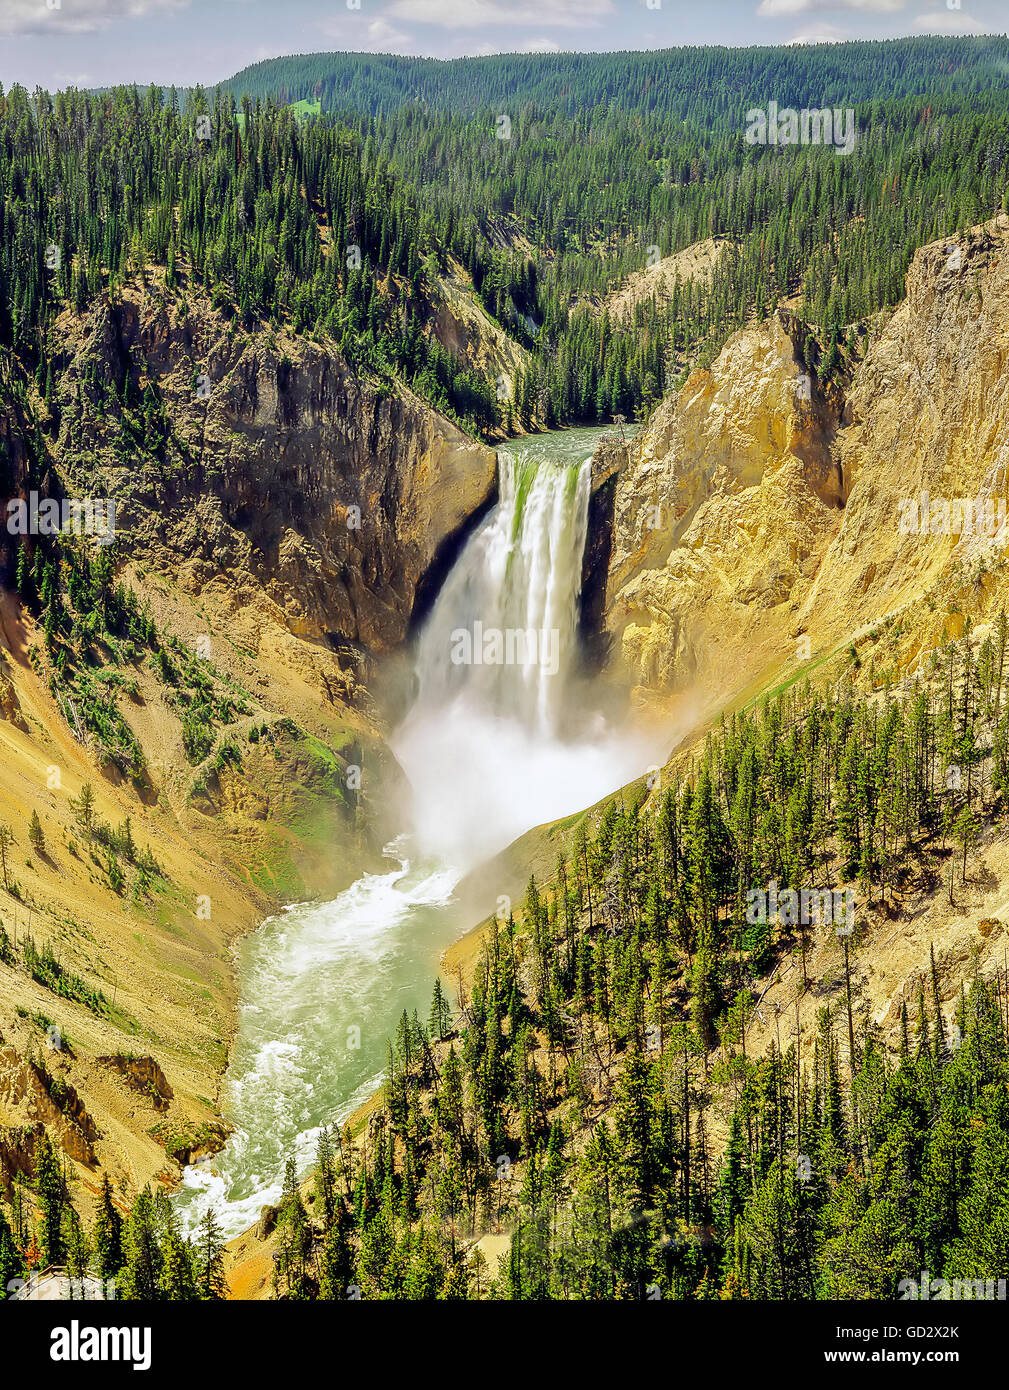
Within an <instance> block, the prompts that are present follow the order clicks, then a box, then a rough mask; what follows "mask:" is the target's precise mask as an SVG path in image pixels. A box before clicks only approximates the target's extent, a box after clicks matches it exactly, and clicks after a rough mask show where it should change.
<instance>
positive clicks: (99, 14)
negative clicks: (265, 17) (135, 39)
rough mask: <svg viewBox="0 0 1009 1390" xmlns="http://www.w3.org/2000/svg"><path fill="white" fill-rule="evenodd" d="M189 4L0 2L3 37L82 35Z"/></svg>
mask: <svg viewBox="0 0 1009 1390" xmlns="http://www.w3.org/2000/svg"><path fill="white" fill-rule="evenodd" d="M188 4H189V0H57V3H54V4H53V8H52V9H50V8H49V6H48V4H47V3H46V0H0V33H2V34H52V33H54V32H59V33H64V34H84V33H87V32H89V31H90V30H92V29H101V28H102V27H103V26H105V25H106V24H111V23H112V21H113V20H116V19H132V18H135V17H137V16H139V15H145V14H150V13H151V12H152V11H154V10H183V9H185V8H186V7H187V6H188Z"/></svg>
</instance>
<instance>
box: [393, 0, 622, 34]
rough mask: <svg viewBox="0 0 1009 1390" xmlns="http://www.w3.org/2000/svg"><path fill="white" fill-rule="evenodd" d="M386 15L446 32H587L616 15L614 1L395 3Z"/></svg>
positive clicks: (405, 0)
mask: <svg viewBox="0 0 1009 1390" xmlns="http://www.w3.org/2000/svg"><path fill="white" fill-rule="evenodd" d="M386 13H387V14H390V15H394V16H395V17H396V19H405V20H410V21H412V22H413V23H415V24H433V25H437V26H438V27H440V28H442V29H482V28H484V27H486V26H488V25H493V24H507V25H512V26H514V27H515V28H521V27H525V26H527V25H528V26H531V27H537V28H539V27H543V28H546V27H549V28H552V29H556V28H564V29H584V28H588V27H591V26H594V25H597V24H598V23H599V21H600V20H601V19H603V18H604V17H606V16H608V15H612V14H614V13H615V11H614V6H613V0H536V3H531V0H517V2H514V0H513V2H512V3H509V0H392V3H391V4H390V5H389V7H388V10H387V11H386Z"/></svg>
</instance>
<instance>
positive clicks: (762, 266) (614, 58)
mask: <svg viewBox="0 0 1009 1390" xmlns="http://www.w3.org/2000/svg"><path fill="white" fill-rule="evenodd" d="M1006 49H1007V45H1006V43H1005V41H1004V40H990V39H984V40H981V39H978V40H972V39H959V40H939V39H921V40H908V41H901V42H899V43H891V44H880V45H869V46H858V48H857V49H856V48H854V47H852V48H847V47H846V46H845V45H840V46H830V47H828V48H825V49H815V50H811V51H807V52H804V53H802V54H801V55H799V54H795V53H789V52H787V51H782V50H747V51H745V52H742V53H735V52H732V51H730V50H722V49H710V50H700V51H699V52H698V51H697V50H689V54H687V52H686V51H674V52H673V53H671V54H669V55H661V56H660V55H657V54H637V55H634V54H630V55H626V54H625V55H598V56H597V55H563V56H560V57H556V58H536V59H533V58H520V57H511V58H495V59H479V60H465V61H462V62H459V63H453V64H443V63H434V64H431V63H425V62H424V61H422V60H405V59H395V58H362V57H361V56H360V55H357V56H355V55H315V56H313V57H311V58H305V59H281V60H276V61H275V62H271V63H267V64H261V65H259V66H258V67H256V68H253V69H249V70H248V71H247V72H245V73H243V74H239V76H238V77H236V78H235V79H233V80H232V82H231V83H230V84H228V85H227V86H226V87H223V88H221V89H218V90H217V91H216V92H215V93H213V94H208V93H205V92H203V91H202V90H201V89H194V90H192V91H189V92H186V93H178V92H175V91H174V90H173V91H170V92H162V91H160V90H158V89H155V88H151V89H149V90H148V91H147V92H140V91H138V90H136V89H132V88H121V89H116V90H112V91H108V92H104V93H100V94H97V95H95V94H91V95H88V94H84V93H79V92H67V93H59V94H57V95H56V96H54V97H53V96H49V95H48V94H46V93H41V92H39V93H35V94H34V95H32V96H29V94H28V93H26V92H25V91H23V90H21V89H18V88H14V89H12V90H11V91H10V92H8V93H7V94H5V95H3V96H2V97H0V196H2V200H3V208H4V211H3V225H2V227H0V341H2V342H4V343H5V344H7V345H9V346H10V347H12V348H13V350H14V352H15V353H16V355H17V358H18V360H19V362H21V363H22V365H23V367H24V369H25V370H26V371H30V372H32V373H37V374H38V375H39V378H40V380H41V382H42V383H43V385H44V383H45V378H46V359H47V355H48V354H49V352H50V346H49V345H48V344H47V338H46V329H47V325H48V323H49V322H50V321H51V318H52V315H53V313H54V312H55V311H56V309H57V308H58V307H59V306H60V305H63V304H67V303H70V304H73V305H76V306H77V307H78V308H83V307H84V306H85V305H86V304H87V303H88V302H89V300H90V299H91V298H92V297H93V296H94V295H95V294H96V293H98V292H99V291H100V290H102V289H105V288H109V289H111V290H112V291H113V292H115V289H116V287H117V286H121V285H122V284H123V282H124V281H125V280H126V279H127V278H128V277H130V276H137V275H140V276H143V275H145V274H146V273H147V271H148V269H149V268H150V269H151V271H152V273H153V271H154V269H155V268H158V270H159V271H160V272H161V273H163V275H164V279H165V282H166V284H167V285H168V287H169V288H175V287H179V292H180V293H181V292H183V289H182V286H183V282H184V280H185V278H186V276H188V275H192V276H193V277H194V278H195V279H196V280H198V281H199V282H200V283H202V284H204V285H205V286H207V287H208V288H209V289H210V290H211V291H212V292H213V294H214V296H215V301H216V302H217V303H219V304H220V305H222V306H223V305H227V306H228V308H229V310H231V311H234V312H235V314H236V315H237V317H238V319H239V321H241V322H243V323H244V324H245V325H246V326H251V325H252V324H253V323H265V324H273V325H280V324H285V325H290V326H291V327H292V328H293V329H295V330H296V331H301V332H314V333H319V334H324V335H327V336H329V337H332V338H333V339H334V340H335V341H336V342H337V343H338V344H339V346H340V347H341V349H342V350H343V351H344V352H345V353H346V355H347V356H348V358H349V359H350V360H351V362H353V363H354V364H355V365H356V366H358V367H359V368H360V369H361V370H365V371H368V372H371V373H375V374H377V375H379V376H387V377H391V376H395V375H401V376H402V377H403V378H405V379H406V380H407V381H408V382H410V383H411V384H412V385H414V386H415V387H416V388H417V389H418V390H420V391H421V393H422V394H424V395H425V396H427V397H428V399H430V400H432V401H433V402H434V403H435V404H436V405H438V406H440V407H441V408H442V409H445V410H447V411H449V412H451V413H453V414H455V415H456V416H457V417H458V418H459V419H461V420H463V421H465V422H467V423H468V424H469V425H470V426H471V427H472V428H474V429H476V430H493V429H505V430H508V431H510V430H512V429H514V428H515V427H519V426H521V427H525V428H532V427H535V426H543V425H546V426H550V425H558V424H568V423H574V422H593V421H599V420H606V419H608V418H610V416H612V415H613V414H624V415H628V416H629V415H631V414H634V413H638V414H641V413H647V411H648V410H649V409H650V408H651V407H652V406H653V405H654V404H655V403H656V402H657V401H658V399H659V398H660V397H661V396H662V394H664V393H665V392H666V391H668V390H670V389H672V388H673V387H674V386H675V385H676V384H677V383H678V382H679V381H681V380H682V377H683V373H684V372H685V371H686V370H687V369H688V368H689V367H691V366H693V365H695V364H697V363H701V364H705V363H707V362H709V361H710V360H711V358H712V356H713V355H714V353H715V352H716V351H717V350H718V348H720V347H721V345H722V344H723V343H724V341H725V339H726V338H727V336H728V335H729V334H730V333H731V332H732V331H733V330H734V329H736V328H738V327H739V326H741V325H742V324H743V323H745V322H747V321H749V320H750V319H751V318H752V317H753V316H757V317H763V316H764V315H765V314H766V313H768V312H769V311H770V310H771V309H772V308H773V307H774V306H775V305H776V304H777V303H778V302H779V301H780V300H781V299H782V298H783V297H786V296H791V295H795V296H798V302H799V312H800V314H801V316H802V317H804V318H805V319H806V320H807V321H808V322H809V323H810V325H812V331H811V334H810V339H809V345H808V355H809V358H810V361H809V364H808V365H809V366H811V367H812V368H813V369H814V370H816V371H818V372H819V373H820V374H821V376H824V377H826V376H829V375H830V374H831V373H833V372H834V371H836V370H837V367H838V365H839V362H840V360H841V358H842V356H843V352H844V349H845V348H857V347H858V345H859V344H860V343H861V342H862V341H863V340H864V338H865V335H866V333H867V332H868V329H869V325H870V321H871V319H872V317H873V315H874V314H876V313H877V312H878V311H880V310H882V309H885V308H887V307H889V306H892V305H893V304H895V303H897V302H898V301H899V300H900V298H901V297H902V294H903V280H904V274H905V271H906V269H907V266H908V263H909V260H910V257H911V255H912V254H913V252H914V250H915V249H916V248H917V247H919V246H921V245H922V244H924V243H926V242H928V241H931V240H934V239H936V238H938V237H941V236H943V235H948V234H951V233H952V232H954V231H956V230H957V229H960V228H963V227H965V226H970V225H973V224H976V223H978V222H980V221H983V220H985V219H986V218H988V217H990V216H993V215H994V214H995V213H996V212H997V211H1000V210H1002V208H1003V207H1004V206H1005V204H1006V193H1007V177H1006V159H1007V154H1009V86H1007V80H1006V77H1005V72H1004V67H1005V64H1006V62H1007V60H1009V53H1007V52H1006ZM856 55H857V56H856ZM698 63H701V65H702V69H703V71H704V72H705V73H706V74H707V76H708V81H707V82H699V80H698V75H697V64H698ZM1000 63H1001V64H1002V65H1003V66H1002V67H1001V68H1000V67H999V64H1000ZM771 94H774V95H775V99H776V100H777V101H778V103H779V106H784V105H785V103H786V102H787V101H789V100H791V101H793V102H794V104H795V106H796V107H801V106H804V105H811V106H814V107H820V106H823V105H830V104H833V105H838V106H840V107H844V108H847V107H851V108H853V109H854V111H855V115H856V122H857V128H858V140H857V143H856V147H855V149H854V151H853V153H851V154H850V155H844V154H838V153H837V152H836V151H828V150H825V149H823V148H822V147H816V146H806V147H803V148H792V149H787V150H784V149H768V148H767V147H761V146H754V145H748V144H747V143H746V142H745V141H744V139H743V131H744V129H745V112H746V110H747V109H748V107H750V106H751V105H752V104H754V103H755V104H757V105H764V104H766V102H767V101H768V99H769V97H770V95H771ZM290 101H295V102H297V104H296V105H294V106H291V105H288V104H286V103H287V102H290ZM503 121H506V122H507V124H502V122H503ZM504 135H506V136H507V138H501V137H502V136H504ZM708 237H717V238H720V239H722V240H724V242H725V245H726V250H725V253H724V255H723V256H722V258H721V259H720V260H719V261H718V263H717V265H716V266H715V268H714V271H713V273H712V276H711V278H710V282H704V281H698V280H691V279H684V280H682V281H678V282H677V283H676V284H675V285H674V287H673V290H672V293H671V297H669V298H668V299H660V300H658V301H656V300H655V299H654V298H649V297H647V296H646V297H645V298H644V299H643V300H642V302H640V303H638V304H637V305H636V307H635V308H634V311H633V315H632V318H631V319H630V320H629V321H622V320H617V319H614V318H612V317H611V315H610V314H609V313H608V311H607V309H606V305H605V296H606V294H607V292H608V291H609V290H610V289H611V288H612V287H613V286H615V285H616V284H618V283H619V282H620V281H621V280H622V279H623V278H624V277H626V276H627V275H628V274H630V273H632V272H633V271H636V270H641V269H644V268H645V267H646V265H648V264H650V263H653V262H654V260H655V259H656V257H658V256H668V255H670V254H672V253H673V252H676V251H679V250H682V249H683V248H685V247H687V246H689V245H691V244H693V243H695V242H698V241H700V240H703V239H705V238H708ZM450 261H451V262H453V263H455V264H459V265H461V266H463V267H464V268H465V270H466V271H467V272H468V274H469V275H470V277H471V278H472V282H473V285H474V287H475V290H476V292H477V293H478V295H479V296H480V298H481V300H482V302H483V305H484V307H485V308H486V309H487V311H488V313H489V314H490V315H491V316H492V318H494V319H495V320H496V321H497V322H498V323H499V324H500V325H501V326H502V327H503V328H504V329H505V330H506V331H507V332H508V333H510V334H511V335H512V336H514V337H515V338H517V339H518V340H519V341H520V342H521V343H522V344H523V345H524V346H526V347H527V348H529V350H530V352H531V354H532V357H531V360H530V365H529V368H528V370H527V371H525V372H523V373H521V374H520V378H519V380H518V382H517V383H516V385H515V388H514V390H513V391H512V392H511V394H510V395H508V393H504V394H503V393H502V392H501V391H500V389H499V384H498V383H497V382H495V381H491V380H489V379H487V378H486V377H484V376H482V375H481V374H480V373H479V372H477V371H474V370H471V369H468V368H466V367H465V366H463V365H462V364H460V363H459V362H458V361H457V360H456V359H455V358H454V357H453V356H452V354H451V353H449V352H447V351H445V350H444V349H443V348H442V347H441V346H440V345H439V344H438V343H437V341H435V340H433V339H432V337H431V335H430V334H429V333H426V332H425V331H424V329H425V325H426V323H427V322H428V319H429V316H430V291H431V289H432V286H433V284H434V280H435V278H436V277H437V276H438V274H439V273H440V272H442V271H444V270H445V269H446V268H447V265H448V264H449V262H450Z"/></svg>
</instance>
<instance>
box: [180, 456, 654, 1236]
mask: <svg viewBox="0 0 1009 1390" xmlns="http://www.w3.org/2000/svg"><path fill="white" fill-rule="evenodd" d="M579 433H581V432H579ZM560 438H561V436H555V437H554V440H553V443H554V446H555V448H556V443H557V441H558V440H559V439H560ZM582 438H584V436H583V435H582ZM548 439H549V437H548ZM564 442H565V443H566V445H567V457H566V458H563V459H562V460H561V461H559V462H558V461H556V460H554V459H551V458H550V456H549V444H548V443H547V442H546V441H542V442H538V443H537V446H536V452H535V453H533V452H530V451H527V452H525V453H519V454H511V453H509V452H506V451H504V450H502V451H501V454H500V455H499V470H500V499H499V501H498V504H497V506H496V507H495V508H494V510H493V511H492V512H491V514H490V515H489V516H488V517H487V518H486V519H485V521H484V522H483V524H482V525H481V526H480V527H479V528H478V529H477V531H476V532H475V533H474V534H473V536H471V537H470V539H469V541H468V542H467V544H466V546H465V548H464V550H463V553H462V554H461V555H460V557H459V559H458V561H457V562H456V564H455V566H454V567H453V569H452V572H451V574H450V575H449V576H448V578H447V580H446V582H445V584H444V587H443V589H442V592H441V594H440V595H439V597H438V599H437V601H436V603H435V605H434V607H433V609H432V611H431V614H430V616H429V618H428V620H427V622H426V624H425V626H424V629H423V631H422V632H421V633H420V635H419V638H418V641H417V644H416V651H415V675H416V694H415V698H414V701H413V704H412V707H411V709H410V712H409V714H408V715H407V717H406V719H405V720H404V721H403V723H402V725H401V726H400V728H399V729H397V730H396V731H395V733H394V734H393V736H392V738H391V740H390V746H391V748H392V750H393V752H394V753H395V754H396V756H397V758H398V759H399V762H400V764H401V766H402V768H403V770H404V771H405V773H406V775H407V778H408V780H409V782H410V785H411V787H412V792H413V804H412V806H411V807H410V808H403V816H402V820H401V823H402V827H403V833H402V834H401V835H400V836H399V838H398V839H397V840H396V841H395V842H394V843H393V844H391V845H390V846H389V847H388V850H387V853H388V854H389V857H390V860H391V861H394V862H395V864H396V867H393V863H390V871H389V872H387V873H379V874H365V875H363V876H362V877H361V878H360V879H358V881H357V882H356V883H354V884H352V885H351V887H350V888H348V889H347V890H346V892H344V893H341V894H340V896H339V897H338V898H336V899H335V900H334V901H332V902H328V903H322V904H318V903H307V904H302V905H299V906H295V907H291V908H289V909H287V910H286V911H284V912H282V913H280V914H279V915H278V916H276V917H272V918H270V919H269V920H268V921H267V922H264V923H263V925H262V927H260V929H259V930H258V931H257V932H255V933H254V934H253V935H252V936H251V937H248V938H246V939H245V940H244V941H242V942H241V944H240V963H239V970H240V984H241V999H242V1007H241V1010H240V1013H239V1019H238V1031H237V1035H236V1038H235V1042H234V1045H233V1047H232V1051H231V1059H230V1063H229V1067H228V1072H227V1075H226V1077H225V1082H224V1090H223V1107H224V1113H225V1115H226V1116H227V1118H228V1119H229V1120H230V1121H231V1122H232V1123H233V1124H234V1126H235V1133H234V1134H233V1136H232V1138H231V1140H230V1141H229V1143H228V1145H227V1147H226V1148H225V1150H224V1151H223V1152H222V1153H221V1154H219V1155H217V1157H216V1158H215V1159H214V1160H213V1161H212V1162H204V1163H201V1164H198V1165H196V1166H193V1167H190V1168H187V1169H186V1171H185V1174H184V1177H183V1186H182V1189H181V1190H180V1192H179V1194H178V1196H177V1198H176V1209H177V1211H178V1213H179V1217H180V1221H181V1223H182V1227H183V1229H184V1230H185V1231H192V1230H193V1229H194V1228H195V1225H196V1223H197V1222H198V1221H199V1219H200V1217H201V1216H202V1213H203V1211H204V1210H205V1209H206V1207H207V1206H213V1207H214V1208H215V1209H216V1211H217V1213H218V1217H219V1219H220V1221H221V1224H222V1227H223V1229H224V1230H225V1232H226V1234H227V1235H229V1236H233V1235H237V1234H239V1233H240V1232H241V1231H243V1230H245V1229H247V1227H248V1226H249V1225H250V1224H251V1223H252V1222H253V1221H255V1219H256V1217H257V1216H258V1214H259V1209H260V1207H261V1206H262V1205H263V1204H265V1203H273V1202H276V1201H277V1200H278V1197H279V1195H280V1192H281V1183H282V1178H283V1171H284V1164H285V1161H286V1160H287V1159H288V1158H290V1157H294V1158H295V1160H296V1162H297V1164H298V1167H299V1169H301V1170H304V1169H305V1168H307V1167H308V1166H309V1165H310V1164H311V1162H312V1159H313V1156H314V1150H315V1143H316V1137H317V1135H318V1130H319V1127H320V1126H321V1125H323V1124H326V1123H332V1122H333V1121H334V1120H336V1121H342V1120H344V1119H345V1118H346V1117H347V1115H349V1114H350V1113H351V1111H352V1110H353V1109H354V1108H355V1106H356V1105H358V1104H360V1103H361V1102H362V1101H363V1100H365V1099H366V1098H367V1097H368V1096H370V1095H371V1094H373V1093H374V1091H375V1090H376V1088H377V1087H378V1085H379V1084H380V1082H381V1078H382V1074H383V1067H384V1062H385V1048H386V1040H387V1039H388V1038H389V1037H390V1036H391V1034H392V1033H393V1031H394V1029H395V1026H396V1020H397V1018H398V1017H399V1015H400V1013H401V1012H402V1011H403V1010H404V1009H407V1010H409V1011H412V1010H414V1009H417V1010H418V1011H419V1012H420V1015H421V1017H422V1018H423V1017H425V1016H426V1011H427V1007H428V1003H429V1000H430V991H431V982H432V979H433V977H434V975H435V974H437V973H438V969H439V964H438V962H439V956H440V953H441V951H442V950H444V948H445V947H446V946H448V945H449V944H450V943H451V942H452V941H453V940H454V939H455V938H456V937H458V935H459V934H460V932H461V931H463V930H465V928H466V927H467V926H469V925H471V922H470V921H469V920H468V919H467V918H466V917H465V915H464V913H465V909H464V908H463V907H462V906H461V905H460V903H459V902H458V900H457V899H456V897H455V890H456V887H457V885H458V884H459V881H460V879H461V878H462V877H463V875H464V874H466V873H467V872H469V871H471V870H474V869H476V868H477V867H478V866H481V865H487V864H489V863H490V861H491V860H492V858H493V856H494V855H495V854H496V853H497V852H498V851H499V850H501V849H503V848H504V847H505V846H507V845H508V844H510V843H511V842H512V841H513V840H515V839H516V838H517V837H518V836H520V835H521V834H523V833H524V832H525V831H527V830H529V829H531V828H532V827H533V826H535V825H538V824H540V823H542V822H544V821H548V820H554V819H557V818H559V817H560V816H563V815H567V814H570V813H571V812H573V811H580V810H582V809H583V808H584V807H586V806H591V805H592V804H594V803H595V802H596V801H598V800H600V798H602V797H603V796H604V795H605V794H606V793H607V792H609V791H612V790H613V789H614V788H615V787H619V786H621V785H622V784H623V783H624V782H626V781H628V780H630V778H631V777H633V776H635V775H636V774H638V773H640V772H641V771H642V769H643V768H644V767H646V766H647V765H648V763H649V762H650V761H651V760H652V758H653V757H654V756H655V754H656V751H657V750H656V749H655V747H654V744H653V745H651V746H649V745H648V744H646V743H645V742H643V741H642V739H641V738H640V737H636V736H632V735H628V734H627V733H626V732H616V731H613V730H612V729H610V728H609V726H608V725H607V724H606V722H605V721H604V720H603V718H602V716H601V715H599V714H593V713H592V712H591V710H590V709H587V708H582V707H581V705H582V704H583V702H582V701H581V700H580V699H579V698H578V697H577V692H576V686H577V682H576V675H577V669H576V668H577V647H578V643H577V630H578V599H579V591H580V587H581V573H582V563H583V552H584V547H585V537H586V524H587V516H588V504H589V491H590V465H589V462H588V460H587V459H586V460H585V461H584V462H583V461H580V460H581V459H583V458H584V452H585V450H584V448H582V449H581V451H580V454H579V461H578V462H575V463H571V462H570V457H571V441H570V440H566V441H564ZM484 872H485V873H486V875H487V881H486V884H485V885H484V887H485V888H486V890H487V892H488V893H489V894H490V897H491V900H492V901H493V898H494V896H496V895H497V894H498V893H500V891H501V890H500V887H499V886H498V885H496V884H495V883H494V882H493V871H492V870H490V869H486V870H484Z"/></svg>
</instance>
